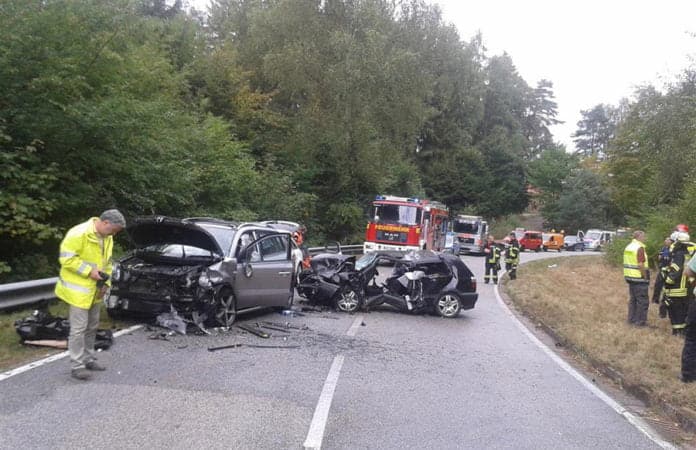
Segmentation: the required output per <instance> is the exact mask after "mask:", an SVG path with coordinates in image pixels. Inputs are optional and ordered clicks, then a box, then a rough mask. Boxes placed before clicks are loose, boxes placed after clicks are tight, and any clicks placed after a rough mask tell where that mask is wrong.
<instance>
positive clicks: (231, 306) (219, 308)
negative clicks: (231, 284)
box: [215, 291, 237, 328]
mask: <svg viewBox="0 0 696 450" xmlns="http://www.w3.org/2000/svg"><path fill="white" fill-rule="evenodd" d="M235 320H237V299H236V298H235V296H234V294H233V293H232V292H230V291H222V292H220V298H219V300H218V301H217V303H216V304H215V321H216V322H217V324H218V325H220V326H221V327H225V328H229V327H231V326H232V324H233V323H234V321H235Z"/></svg>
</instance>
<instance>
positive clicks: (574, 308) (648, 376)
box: [506, 256, 696, 409]
mask: <svg viewBox="0 0 696 450" xmlns="http://www.w3.org/2000/svg"><path fill="white" fill-rule="evenodd" d="M553 264H556V267H549V266H551V265H553ZM518 274H519V276H518V279H517V280H516V281H512V282H510V281H509V280H507V281H506V291H507V293H508V295H509V296H510V298H511V299H512V301H513V302H514V304H515V306H516V307H517V308H518V309H520V310H521V311H523V312H524V313H525V314H527V315H528V316H531V317H533V318H534V319H535V320H536V321H538V322H542V323H543V324H544V325H545V326H547V327H548V328H550V329H551V330H553V332H554V333H555V334H556V335H557V336H558V337H559V338H561V339H563V340H564V341H565V343H566V344H567V345H568V346H570V347H574V348H575V349H576V351H577V352H578V353H579V354H580V355H581V356H582V357H584V358H585V359H586V360H588V361H589V362H593V363H595V364H597V363H598V364H599V365H605V366H608V367H611V368H612V369H614V370H616V371H618V372H620V373H621V375H622V378H623V380H624V384H625V385H627V386H629V385H631V386H638V387H641V388H642V389H643V391H646V392H648V393H649V395H650V397H651V399H652V400H653V401H655V402H659V401H660V400H664V401H667V402H668V403H670V404H672V405H674V406H683V407H689V408H691V409H696V386H694V385H693V384H689V385H685V384H683V383H682V382H681V381H679V374H680V368H681V351H682V347H683V340H682V339H681V338H678V337H674V336H672V335H671V327H670V324H669V319H660V318H659V316H658V314H657V305H654V304H651V305H650V309H649V311H648V325H649V326H648V327H646V328H636V327H632V326H629V325H628V324H627V323H626V317H627V311H628V286H627V285H626V282H625V281H624V280H623V274H622V272H621V269H620V268H617V267H614V266H610V265H608V264H607V263H605V262H604V260H603V259H601V258H598V257H593V256H584V257H575V258H559V259H553V260H548V259H547V260H544V261H536V262H532V263H528V264H525V265H523V266H521V267H520V269H519V271H518ZM651 295H652V292H651Z"/></svg>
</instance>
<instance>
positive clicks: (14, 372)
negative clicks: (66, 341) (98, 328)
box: [0, 325, 143, 381]
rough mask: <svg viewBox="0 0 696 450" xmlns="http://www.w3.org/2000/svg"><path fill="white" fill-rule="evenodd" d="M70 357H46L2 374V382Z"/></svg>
mask: <svg viewBox="0 0 696 450" xmlns="http://www.w3.org/2000/svg"><path fill="white" fill-rule="evenodd" d="M142 327H143V325H133V326H132V327H130V328H125V329H123V330H121V331H117V332H116V333H114V337H119V336H123V335H124V334H128V333H130V332H132V331H135V330H137V329H138V328H142ZM68 355H69V353H68V352H67V351H64V352H61V353H58V354H55V355H51V356H49V357H46V358H44V359H40V360H38V361H34V362H31V363H29V364H26V365H24V366H21V367H17V368H16V369H12V370H8V371H7V372H3V373H0V381H4V380H6V379H8V378H11V377H13V376H15V375H19V374H20V373H24V372H27V371H29V370H31V369H36V368H37V367H41V366H44V365H46V364H48V363H51V362H53V361H58V360H59V359H62V358H64V357H66V356H68Z"/></svg>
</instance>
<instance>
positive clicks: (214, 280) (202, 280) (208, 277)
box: [198, 269, 222, 288]
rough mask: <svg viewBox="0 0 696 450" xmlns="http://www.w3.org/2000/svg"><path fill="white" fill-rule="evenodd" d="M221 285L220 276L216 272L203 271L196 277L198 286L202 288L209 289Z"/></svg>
mask: <svg viewBox="0 0 696 450" xmlns="http://www.w3.org/2000/svg"><path fill="white" fill-rule="evenodd" d="M220 283H222V275H221V274H220V272H218V271H217V270H210V269H208V270H204V271H203V272H201V276H200V277H198V285H199V286H200V287H203V288H211V287H213V286H214V285H216V284H220Z"/></svg>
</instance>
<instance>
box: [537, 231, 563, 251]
mask: <svg viewBox="0 0 696 450" xmlns="http://www.w3.org/2000/svg"><path fill="white" fill-rule="evenodd" d="M541 237H542V241H543V243H542V249H543V250H544V251H547V250H556V251H559V252H560V251H562V250H563V245H564V241H563V234H561V233H542V234H541Z"/></svg>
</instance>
